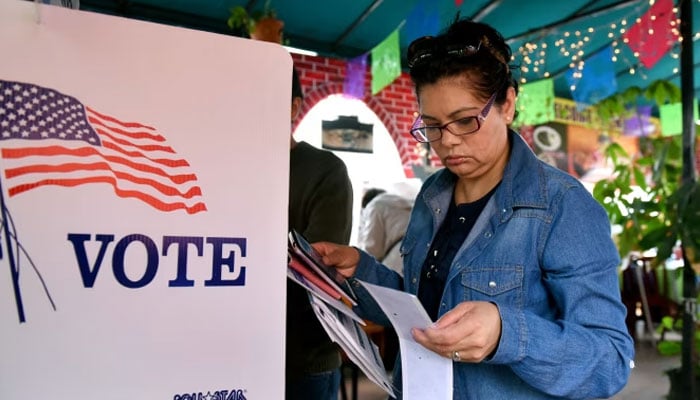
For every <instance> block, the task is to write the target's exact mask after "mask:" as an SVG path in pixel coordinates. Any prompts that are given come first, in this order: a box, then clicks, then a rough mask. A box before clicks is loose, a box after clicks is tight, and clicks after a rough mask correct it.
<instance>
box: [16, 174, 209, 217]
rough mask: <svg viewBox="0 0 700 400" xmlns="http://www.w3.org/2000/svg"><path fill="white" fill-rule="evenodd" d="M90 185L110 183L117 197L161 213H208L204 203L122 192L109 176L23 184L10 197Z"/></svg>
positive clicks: (134, 191) (45, 180)
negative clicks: (170, 200) (47, 187)
mask: <svg viewBox="0 0 700 400" xmlns="http://www.w3.org/2000/svg"><path fill="white" fill-rule="evenodd" d="M89 183H109V184H111V185H112V186H113V187H114V192H115V193H116V195H117V196H119V197H124V198H129V197H131V198H136V199H139V200H141V201H143V202H145V203H147V204H149V205H150V206H152V207H153V208H156V209H158V210H160V211H175V210H180V209H182V210H185V211H186V212H187V213H188V214H195V213H198V212H200V211H206V210H207V207H206V205H205V204H204V203H202V202H198V203H195V204H194V205H192V206H188V205H186V204H185V203H183V202H180V201H176V202H172V203H167V202H164V201H162V200H160V199H157V198H156V197H153V196H150V195H148V194H146V193H143V192H140V191H137V190H122V189H120V188H119V187H117V179H115V178H113V177H109V176H93V177H87V178H80V179H44V180H41V181H37V182H33V183H27V184H22V185H18V186H15V187H13V188H11V189H10V190H9V193H10V196H14V195H17V194H20V193H22V192H26V191H28V190H31V189H35V188H38V187H42V186H48V185H54V186H64V187H73V186H79V185H84V184H89Z"/></svg>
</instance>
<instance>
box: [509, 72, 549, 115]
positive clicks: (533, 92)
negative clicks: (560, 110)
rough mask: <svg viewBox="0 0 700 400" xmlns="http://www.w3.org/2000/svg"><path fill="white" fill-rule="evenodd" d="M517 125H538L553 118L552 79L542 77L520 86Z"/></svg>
mask: <svg viewBox="0 0 700 400" xmlns="http://www.w3.org/2000/svg"><path fill="white" fill-rule="evenodd" d="M516 104H517V109H518V118H517V120H516V122H517V123H518V125H539V124H543V123H545V122H549V121H552V120H554V81H553V80H552V79H542V80H539V81H536V82H532V83H528V84H526V85H522V86H521V87H520V90H519V93H518V101H517V103H516Z"/></svg>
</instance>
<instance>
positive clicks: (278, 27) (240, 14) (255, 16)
mask: <svg viewBox="0 0 700 400" xmlns="http://www.w3.org/2000/svg"><path fill="white" fill-rule="evenodd" d="M230 12H231V14H230V16H229V18H228V20H227V21H226V23H227V25H228V27H229V28H230V29H232V30H233V31H234V32H236V34H237V35H238V36H243V37H250V38H251V39H254V40H262V41H265V42H273V43H279V44H282V41H283V39H282V36H283V28H284V22H283V21H281V20H279V19H278V18H277V13H276V12H275V10H274V9H273V8H272V7H271V6H270V0H267V1H266V2H265V6H264V7H263V9H262V10H256V11H254V12H252V13H248V10H246V8H245V7H243V6H236V7H233V8H231V9H230Z"/></svg>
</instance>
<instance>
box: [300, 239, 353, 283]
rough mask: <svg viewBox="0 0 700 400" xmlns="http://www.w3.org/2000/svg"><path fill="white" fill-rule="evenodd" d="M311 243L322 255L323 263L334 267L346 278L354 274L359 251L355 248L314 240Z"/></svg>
mask: <svg viewBox="0 0 700 400" xmlns="http://www.w3.org/2000/svg"><path fill="white" fill-rule="evenodd" d="M311 245H312V246H313V248H314V249H315V250H316V251H317V252H318V254H320V255H321V257H323V263H324V264H326V265H328V266H331V267H335V268H336V269H337V270H338V272H340V273H341V274H342V275H343V276H344V277H346V278H350V277H352V276H353V275H354V274H355V269H356V268H357V263H359V262H360V252H359V251H357V249H356V248H354V247H350V246H344V245H340V244H335V243H331V242H316V243H312V244H311Z"/></svg>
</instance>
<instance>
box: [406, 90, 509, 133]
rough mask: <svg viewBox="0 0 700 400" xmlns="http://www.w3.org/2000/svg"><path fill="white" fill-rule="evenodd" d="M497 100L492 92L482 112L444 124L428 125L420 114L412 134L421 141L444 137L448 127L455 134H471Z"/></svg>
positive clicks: (479, 126) (476, 130)
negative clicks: (443, 133)
mask: <svg viewBox="0 0 700 400" xmlns="http://www.w3.org/2000/svg"><path fill="white" fill-rule="evenodd" d="M494 101H496V93H494V94H492V95H491V97H490V98H489V101H487V102H486V105H485V106H484V108H483V109H482V110H481V112H480V113H479V114H478V115H476V116H473V117H465V118H460V119H456V120H454V121H450V122H448V123H446V124H444V125H426V124H425V123H424V122H423V118H422V117H421V116H418V118H416V121H415V122H414V123H413V126H412V127H411V136H413V138H414V139H416V140H417V141H418V142H421V143H429V142H434V141H436V140H440V139H441V138H442V131H443V130H445V129H447V130H448V131H449V132H450V133H451V134H453V135H455V136H464V135H471V134H473V133H476V132H478V131H479V129H481V123H482V122H484V120H485V119H486V116H487V115H489V111H491V106H493V102H494Z"/></svg>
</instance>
